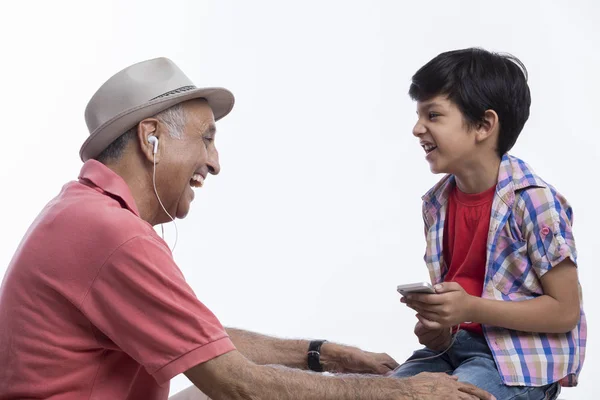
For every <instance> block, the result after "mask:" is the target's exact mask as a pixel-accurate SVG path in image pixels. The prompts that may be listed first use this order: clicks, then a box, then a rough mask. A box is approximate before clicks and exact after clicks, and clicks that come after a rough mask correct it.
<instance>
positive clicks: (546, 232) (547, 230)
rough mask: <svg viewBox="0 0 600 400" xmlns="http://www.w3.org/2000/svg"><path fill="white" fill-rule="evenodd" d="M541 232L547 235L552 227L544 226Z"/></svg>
mask: <svg viewBox="0 0 600 400" xmlns="http://www.w3.org/2000/svg"><path fill="white" fill-rule="evenodd" d="M541 233H542V235H544V236H546V235H547V234H549V233H550V228H548V227H547V226H545V227H543V228H542V231H541Z"/></svg>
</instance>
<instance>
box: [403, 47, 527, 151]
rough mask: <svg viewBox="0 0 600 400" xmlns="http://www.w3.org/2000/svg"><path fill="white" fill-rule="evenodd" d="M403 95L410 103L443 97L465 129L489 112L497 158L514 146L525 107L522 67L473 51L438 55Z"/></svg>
mask: <svg viewBox="0 0 600 400" xmlns="http://www.w3.org/2000/svg"><path fill="white" fill-rule="evenodd" d="M408 94H409V95H410V97H411V98H412V99H413V100H416V101H426V100H429V99H431V98H432V97H435V96H437V95H446V96H447V97H448V99H449V100H450V101H452V102H453V103H454V104H456V105H457V106H458V108H459V109H460V111H461V112H462V113H463V115H464V117H465V119H466V121H467V123H468V124H469V126H471V127H472V126H475V125H476V124H477V123H478V122H480V121H481V120H482V119H483V116H484V114H485V111H486V110H490V109H491V110H494V111H495V112H496V113H497V114H498V119H499V121H500V131H499V134H498V144H497V149H496V151H497V153H498V155H499V156H500V157H502V156H503V155H504V154H505V153H506V152H508V151H509V150H510V149H511V148H512V147H513V145H514V144H515V142H516V141H517V138H518V137H519V134H520V133H521V130H522V129H523V125H525V122H526V121H527V119H528V118H529V106H530V105H531V95H530V93H529V86H528V85H527V69H526V68H525V65H523V63H522V62H521V61H520V60H519V59H518V58H516V57H514V56H512V55H508V54H507V55H504V54H498V53H492V52H489V51H487V50H483V49H478V48H469V49H464V50H454V51H448V52H445V53H442V54H440V55H438V56H437V57H435V58H434V59H433V60H431V61H429V62H428V63H427V64H425V65H424V66H423V67H421V69H419V70H418V71H417V73H416V74H415V75H414V76H413V77H412V84H411V85H410V90H409V91H408Z"/></svg>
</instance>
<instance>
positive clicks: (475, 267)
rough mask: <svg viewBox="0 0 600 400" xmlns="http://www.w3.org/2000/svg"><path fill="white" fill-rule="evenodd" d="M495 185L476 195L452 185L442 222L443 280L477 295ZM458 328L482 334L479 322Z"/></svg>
mask: <svg viewBox="0 0 600 400" xmlns="http://www.w3.org/2000/svg"><path fill="white" fill-rule="evenodd" d="M495 191H496V187H495V186H494V187H492V188H490V189H488V190H486V191H485V192H482V193H477V194H467V193H463V192H461V191H460V189H458V187H457V186H454V188H453V189H452V193H451V194H450V197H449V199H448V210H447V214H446V222H445V224H444V260H445V263H446V265H447V266H448V273H447V274H446V277H445V278H444V281H445V282H457V283H459V284H460V285H461V286H462V287H463V289H465V291H466V292H467V293H469V294H470V295H473V296H477V297H481V292H482V291H483V282H484V278H485V264H486V245H487V239H488V230H489V227H490V217H491V213H492V201H493V199H494V193H495ZM460 328H461V329H465V330H468V331H471V332H475V333H479V334H483V331H482V329H481V325H480V324H474V323H469V324H461V325H460Z"/></svg>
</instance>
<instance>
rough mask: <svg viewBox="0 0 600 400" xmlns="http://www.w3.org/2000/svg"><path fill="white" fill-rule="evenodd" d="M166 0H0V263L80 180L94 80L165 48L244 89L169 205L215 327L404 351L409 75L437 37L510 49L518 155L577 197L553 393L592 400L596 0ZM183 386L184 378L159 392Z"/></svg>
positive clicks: (220, 81)
mask: <svg viewBox="0 0 600 400" xmlns="http://www.w3.org/2000/svg"><path fill="white" fill-rule="evenodd" d="M169 3H170V5H167V2H166V1H151V0H145V1H140V0H136V1H127V2H124V1H116V0H112V1H108V0H102V1H99V0H97V1H55V2H46V1H40V0H38V1H32V2H16V1H13V2H10V4H9V3H8V2H6V3H3V11H2V13H1V15H0V42H1V48H2V61H1V63H0V79H1V83H0V85H1V86H0V87H1V88H2V95H1V96H0V102H1V104H0V113H1V116H2V118H1V124H2V126H1V127H2V141H3V152H2V157H1V158H0V179H1V182H2V189H1V190H2V196H0V209H2V210H3V214H4V217H3V227H2V228H3V229H2V230H1V232H0V243H1V246H0V276H2V275H3V273H4V271H5V269H6V266H7V265H8V263H9V261H10V259H11V257H12V254H13V252H14V251H15V249H16V247H17V245H18V243H19V241H20V239H21V237H22V235H23V234H24V233H25V230H26V229H27V227H28V226H29V224H30V223H31V221H32V220H33V219H34V217H35V216H36V215H37V213H38V212H39V211H40V209H41V207H42V206H43V205H44V204H45V203H46V202H47V201H48V200H49V199H51V198H52V197H53V196H55V195H56V194H57V193H58V191H59V190H60V188H61V186H62V185H63V184H64V183H65V182H66V181H68V180H71V179H75V178H76V177H77V174H78V171H79V168H80V166H81V161H80V160H79V158H78V150H79V146H80V145H81V143H82V142H83V140H84V139H85V137H86V135H87V130H86V127H85V123H84V119H83V110H84V108H85V105H86V103H87V101H88V99H89V97H90V96H91V95H92V94H93V93H94V91H95V90H96V89H97V87H98V86H99V85H101V84H102V83H103V82H104V81H105V80H106V79H107V78H108V77H110V76H111V75H112V74H113V73H115V72H117V71H118V70H120V69H121V68H123V67H125V66H127V65H129V64H131V63H134V62H137V61H141V60H145V59H149V58H153V57H157V56H167V57H170V58H171V59H173V60H174V61H175V62H176V63H178V64H179V65H180V66H181V67H182V69H183V70H184V71H186V73H187V74H188V75H189V76H190V77H191V78H192V79H193V80H194V81H195V82H196V83H197V85H199V86H207V85H220V86H225V87H227V88H229V89H230V90H232V91H233V92H234V94H235V95H236V98H237V103H236V107H235V108H234V111H233V113H232V114H231V115H230V116H229V117H227V118H225V119H224V120H223V121H222V122H220V123H218V129H219V134H218V141H217V145H218V147H219V150H220V152H221V165H222V173H221V175H219V176H218V177H210V178H209V179H208V181H207V183H206V185H205V187H204V188H202V189H201V191H200V192H197V196H196V200H195V202H194V204H193V206H192V212H191V213H190V215H189V216H188V218H187V219H185V220H183V221H180V222H179V237H180V241H179V244H178V246H177V250H176V252H175V258H176V260H177V261H178V263H179V264H180V266H181V268H182V269H183V271H184V273H185V275H186V277H187V279H188V281H189V282H190V284H191V286H192V287H193V288H194V290H195V291H196V293H197V295H198V296H199V298H200V299H201V300H202V301H204V302H205V304H207V305H208V306H209V307H210V308H211V309H212V310H213V311H214V312H215V313H216V314H217V316H218V317H219V318H220V319H221V321H222V322H223V324H225V325H227V326H236V327H241V328H246V329H251V330H256V331H259V332H262V333H268V334H273V335H277V336H281V337H310V338H327V339H330V340H335V341H339V342H342V343H347V344H353V345H358V346H360V347H363V348H365V349H369V350H372V351H386V352H388V353H390V354H391V355H392V356H394V357H395V358H396V359H397V360H399V361H401V360H403V359H404V358H406V357H407V356H408V355H409V354H410V353H411V351H412V350H413V349H415V348H416V346H417V342H416V339H415V338H414V336H413V334H412V329H413V325H414V322H415V320H414V317H413V314H412V312H410V311H409V310H408V309H406V308H405V307H401V306H400V304H399V303H398V294H397V293H396V292H395V287H396V285H397V284H399V283H409V282H413V281H418V280H427V279H428V275H427V271H426V267H425V265H424V263H423V261H422V254H423V249H424V239H423V235H422V219H421V215H420V196H421V195H422V194H423V193H424V192H425V191H426V190H427V189H428V188H429V187H430V186H431V185H432V184H434V182H435V181H436V180H437V179H438V178H439V177H436V176H433V175H431V174H430V172H429V168H428V165H427V163H426V161H425V160H424V157H423V151H422V149H421V148H420V147H419V146H418V143H417V140H416V139H415V138H414V137H413V136H412V135H411V128H412V126H413V123H414V121H415V105H414V104H413V103H412V102H411V100H410V99H409V98H408V96H407V95H406V93H407V90H408V86H409V83H410V77H411V76H412V74H413V73H414V72H415V71H416V70H417V69H418V68H419V67H420V66H421V65H422V64H424V63H425V62H427V61H428V60H429V59H431V58H432V57H434V56H435V55H437V54H438V53H440V52H442V51H445V50H450V49H456V48H462V47H467V46H481V47H484V48H487V49H490V50H496V51H506V52H510V53H513V54H514V55H516V56H518V57H519V58H521V60H522V61H523V62H524V63H525V65H526V66H527V67H528V69H529V72H530V87H531V91H532V98H533V106H532V110H531V118H530V120H529V122H528V123H527V125H526V126H525V129H524V131H523V133H522V136H521V138H520V140H519V142H518V143H517V145H516V147H515V148H514V150H513V151H512V153H513V154H514V155H517V156H519V157H521V158H524V159H525V160H526V161H528V162H529V163H530V164H532V165H533V166H534V169H535V170H536V171H537V172H538V173H539V174H540V175H541V176H542V177H544V178H545V179H546V180H547V181H549V182H550V183H552V184H554V185H555V186H556V187H557V188H558V189H559V190H560V191H562V192H563V193H564V194H565V195H566V196H567V198H568V199H569V200H570V201H571V203H572V205H573V207H574V210H575V224H574V231H575V236H576V239H577V244H578V249H579V264H580V278H581V281H582V282H583V289H584V298H585V305H586V309H587V314H588V321H589V339H590V340H589V346H588V351H587V359H586V363H585V366H584V369H583V373H582V375H581V379H580V381H581V383H580V386H579V387H577V388H575V389H565V390H564V391H563V394H562V396H561V397H562V398H565V399H567V398H568V399H592V398H597V396H594V391H597V389H596V386H597V383H595V382H593V379H594V378H595V375H596V374H597V372H598V371H599V370H600V360H599V358H598V351H599V350H598V344H597V340H596V339H597V337H598V335H597V334H596V332H597V317H598V309H597V308H595V306H596V304H597V303H598V299H597V297H595V296H594V293H593V290H594V283H595V281H597V280H598V277H599V273H598V270H596V269H595V268H596V267H595V266H596V265H598V261H597V260H596V259H595V258H594V253H593V251H594V246H596V245H597V244H595V233H594V232H597V227H596V225H597V224H596V222H595V220H594V218H595V217H594V215H595V214H596V213H597V212H598V211H597V210H596V209H595V207H596V202H595V201H594V200H593V197H592V189H593V188H594V186H593V185H594V184H595V182H596V181H597V179H598V171H599V169H598V166H597V160H598V156H599V155H600V151H599V150H600V139H599V138H598V136H599V134H598V123H597V116H598V110H599V109H600V100H598V89H600V78H599V74H598V71H600V56H599V55H598V49H600V28H598V27H597V25H594V24H596V23H597V21H598V19H599V18H600V6H599V3H598V2H595V1H593V0H587V1H586V0H579V1H574V0H572V1H569V2H568V5H567V2H566V1H528V2H523V1H504V2H494V3H491V2H480V1H442V0H439V1H428V2H417V1H413V2H400V1H395V0H389V1H373V0H364V1H349V0H345V1H342V0H337V1H325V0H319V1H316V0H310V1H309V0H304V1H277V0H271V1H269V0H255V1H243V0H238V1H226V0H219V1H217V0H202V1H198V0H196V1H191V0H190V1H174V0H171V1H170V2H169ZM586 193H587V194H586ZM166 233H167V241H168V242H169V243H170V244H172V243H173V239H174V231H173V229H172V227H170V226H169V227H166ZM595 373H596V374H595ZM188 384H189V382H188V381H187V380H186V378H185V377H183V376H180V377H177V378H176V379H175V380H174V381H173V384H172V392H173V393H174V392H176V391H179V390H181V389H182V388H183V387H185V386H187V385H188Z"/></svg>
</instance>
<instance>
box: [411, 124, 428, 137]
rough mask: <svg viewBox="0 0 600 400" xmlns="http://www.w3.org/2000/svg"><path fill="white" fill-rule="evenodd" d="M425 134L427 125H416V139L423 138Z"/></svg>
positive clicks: (414, 131)
mask: <svg viewBox="0 0 600 400" xmlns="http://www.w3.org/2000/svg"><path fill="white" fill-rule="evenodd" d="M425 132H426V129H425V125H423V124H422V123H420V122H417V123H416V124H415V126H414V127H413V135H414V136H416V137H419V136H421V135H422V134H424V133H425Z"/></svg>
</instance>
